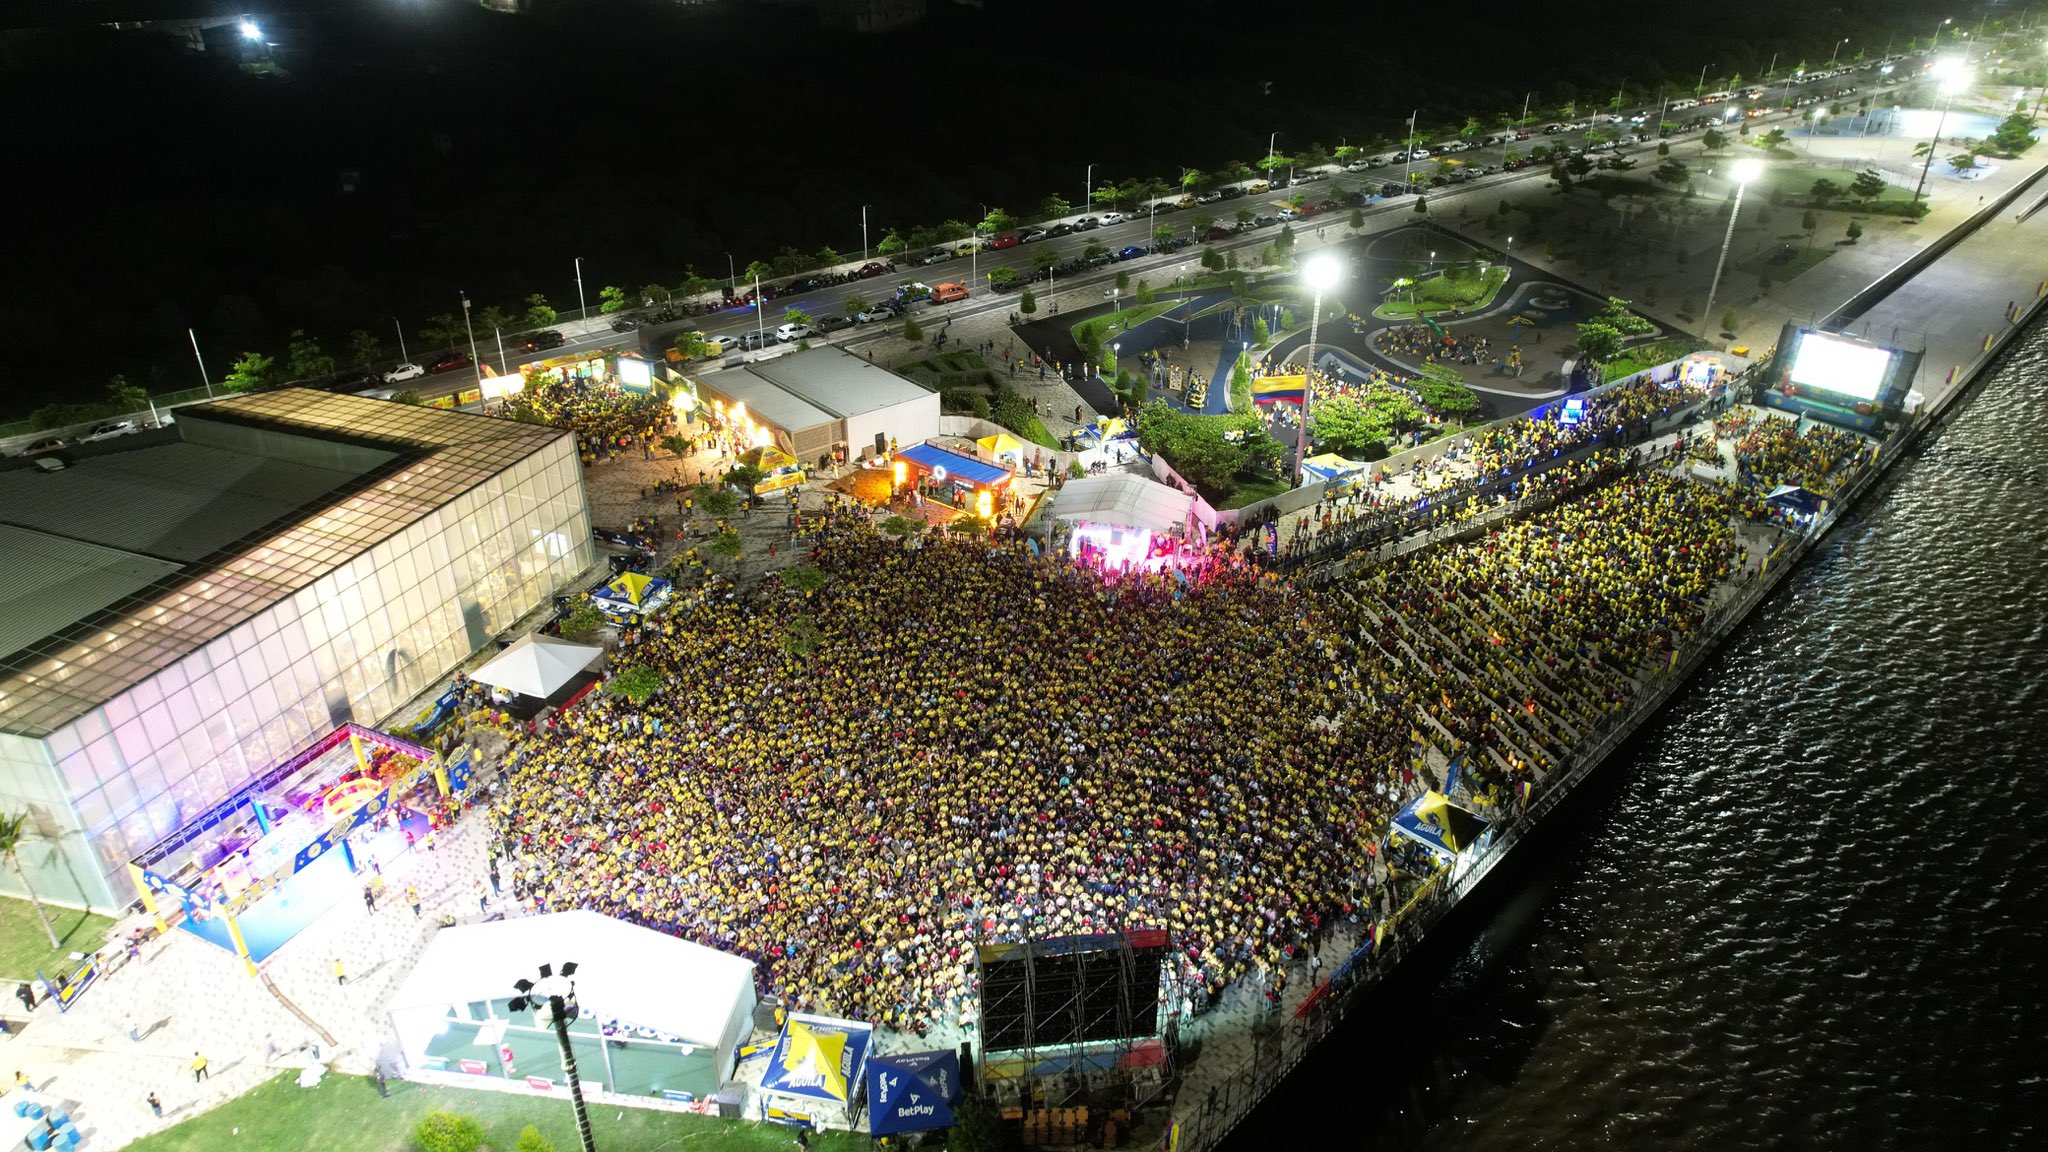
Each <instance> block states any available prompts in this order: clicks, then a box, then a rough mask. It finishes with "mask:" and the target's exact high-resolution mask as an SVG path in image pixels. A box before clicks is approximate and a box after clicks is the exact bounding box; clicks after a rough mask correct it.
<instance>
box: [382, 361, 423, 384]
mask: <svg viewBox="0 0 2048 1152" xmlns="http://www.w3.org/2000/svg"><path fill="white" fill-rule="evenodd" d="M426 374H427V370H426V369H425V368H422V367H420V366H419V365H417V364H400V365H399V366H398V367H396V368H393V369H392V370H391V371H389V372H386V373H385V374H384V382H385V383H386V384H397V383H399V382H400V381H403V380H417V379H419V378H420V377H422V376H425V375H426Z"/></svg>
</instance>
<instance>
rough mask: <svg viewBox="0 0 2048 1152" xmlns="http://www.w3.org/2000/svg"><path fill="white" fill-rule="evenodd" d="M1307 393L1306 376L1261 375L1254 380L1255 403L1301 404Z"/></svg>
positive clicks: (1253, 395) (1253, 394)
mask: <svg viewBox="0 0 2048 1152" xmlns="http://www.w3.org/2000/svg"><path fill="white" fill-rule="evenodd" d="M1307 394H1308V377H1306V376H1260V377H1257V378H1256V379H1254V380H1253V381H1252V403H1254V404H1299V403H1301V401H1302V397H1304V396H1306V395H1307Z"/></svg>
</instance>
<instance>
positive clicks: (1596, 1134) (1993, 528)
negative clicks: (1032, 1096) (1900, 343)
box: [1233, 326, 2048, 1150]
mask: <svg viewBox="0 0 2048 1152" xmlns="http://www.w3.org/2000/svg"><path fill="white" fill-rule="evenodd" d="M1604 784H1605V787H1604V788H1602V789H1601V791H1600V792H1599V793H1598V794H1594V795H1589V796H1587V797H1584V798H1582V799H1583V800H1585V801H1586V802H1585V803H1583V804H1581V805H1580V806H1579V810H1578V811H1577V812H1575V813H1574V812H1570V811H1568V812H1567V813H1566V819H1565V820H1563V821H1561V822H1560V826H1559V828H1558V829H1556V833H1555V834H1554V835H1551V836H1549V837H1548V842H1547V843H1546V842H1542V841H1539V842H1537V843H1535V844H1532V845H1531V847H1532V848H1533V849H1534V851H1532V852H1530V853H1528V858H1527V859H1520V860H1515V861H1512V862H1510V865H1509V868H1508V871H1509V872H1510V873H1512V874H1514V877H1515V878H1514V879H1513V880H1512V881H1511V882H1510V883H1508V884H1505V885H1501V886H1499V887H1500V889H1502V890H1500V891H1495V892H1492V893H1489V894H1487V895H1489V896H1490V897H1491V899H1490V900H1489V901H1488V903H1489V904H1490V907H1489V908H1487V909H1486V911H1485V915H1484V918H1483V919H1481V918H1478V917H1475V918H1474V920H1473V923H1476V924H1479V925H1480V927H1479V928H1478V929H1477V930H1476V931H1475V930H1474V929H1472V928H1469V927H1468V928H1467V929H1465V931H1464V936H1463V939H1462V940H1459V939H1457V938H1456V937H1455V936H1453V943H1452V946H1451V948H1447V949H1439V950H1438V951H1439V955H1438V956H1437V957H1435V962H1434V964H1433V965H1431V967H1432V968H1433V969H1434V970H1433V971H1429V972H1424V973H1417V974H1409V975H1407V976H1406V977H1405V978H1404V981H1403V982H1404V983H1405V984H1406V987H1405V988H1403V987H1399V986H1397V987H1395V988H1394V989H1391V990H1390V991H1391V993H1392V994H1390V995H1382V996H1380V997H1378V1000H1377V1002H1376V1003H1373V1004H1370V1005H1368V1007H1367V1010H1366V1012H1365V1013H1364V1018H1363V1022H1362V1023H1360V1024H1352V1025H1347V1028H1346V1029H1345V1030H1344V1031H1342V1032H1340V1033H1339V1034H1338V1035H1337V1036H1336V1037H1335V1038H1334V1039H1333V1041H1332V1042H1331V1043H1329V1044H1327V1045H1325V1047H1324V1048H1323V1049H1322V1050H1321V1051H1319V1052H1318V1053H1317V1054H1316V1057H1315V1058H1314V1059H1313V1060H1311V1061H1310V1062H1309V1063H1308V1064H1306V1065H1305V1066H1304V1067H1303V1068H1302V1069H1301V1070H1300V1071H1298V1072H1297V1073H1296V1075H1295V1076H1294V1077H1293V1078H1292V1079H1291V1080H1290V1081H1289V1082H1288V1083H1287V1084H1286V1085H1285V1086H1284V1087H1283V1088H1282V1090H1281V1091H1280V1092H1279V1093H1277V1094H1276V1095H1275V1097H1274V1098H1273V1099H1272V1100H1270V1101H1269V1102H1268V1104H1267V1106H1266V1107H1265V1108H1263V1109H1261V1110H1260V1111H1259V1112H1257V1113H1255V1114H1254V1115H1253V1116H1252V1117H1251V1118H1250V1119H1249V1120H1248V1121H1247V1122H1246V1124H1245V1126H1244V1127H1243V1128H1241V1129H1239V1130H1238V1132H1237V1133H1236V1135H1235V1138H1234V1140H1233V1144H1234V1146H1235V1147H1238V1148H1249V1147H1254V1146H1256V1145H1257V1144H1259V1143H1262V1142H1265V1141H1269V1140H1271V1139H1273V1138H1275V1137H1280V1138H1292V1139H1294V1140H1300V1141H1304V1142H1313V1143H1314V1144H1319V1145H1337V1146H1343V1147H1360V1146H1362V1147H1372V1148H1420V1149H1473V1148H1504V1149H1505V1148H1572V1149H1582V1148H1660V1149H1662V1148H1680V1149H1721V1148H1774V1149H1775V1148H1818V1149H1858V1150H1860V1149H1878V1148H1936V1147H1953V1148H1956V1149H1962V1148H1966V1147H1983V1148H2013V1147H2032V1148H2039V1147H2048V1142H2044V1135H2043V1132H2044V1129H2048V1088H2044V1083H2048V1037H2044V1029H2048V1015H2044V1011H2043V1001H2044V994H2043V982H2042V965H2043V962H2044V960H2048V948H2044V942H2043V936H2044V932H2043V927H2042V924H2043V919H2044V917H2048V844H2044V839H2048V832H2044V829H2048V819H2044V813H2043V809H2044V806H2048V328H2044V327H2040V326H2037V327H2036V328H2035V329H2034V330H2033V331H2032V332H2031V333H2029V334H2028V335H2027V337H2026V338H2025V339H2024V340H2022V341H2021V342H2020V344H2019V345H2017V346H2016V348H2015V350H2014V351H2013V352H2012V353H2011V354H2009V355H2008V356H2007V357H2006V359H2005V360H2004V362H2003V363H2002V364H2001V365H1999V366H1998V367H1997V368H1996V369H1995V370H1994V374H1993V379H1992V380H1991V381H1990V382H1989V383H1988V384H1987V386H1986V388H1985V390H1984V391H1983V392H1982V394H1980V395H1979V396H1978V397H1977V399H1976V400H1975V401H1974V402H1973V403H1972V404H1971V406H1970V407H1969V408H1968V409H1967V410H1966V411H1965V412H1964V413H1963V414H1962V416H1961V417H1960V418H1959V419H1958V420H1957V422H1956V423H1955V424H1954V425H1953V426H1952V427H1950V428H1949V429H1948V430H1947V431H1946V432H1945V433H1943V434H1942V435H1941V436H1940V437H1939V438H1938V439H1936V440H1935V441H1933V442H1932V443H1930V444H1926V445H1923V447H1922V450H1921V453H1920V455H1919V456H1918V457H1917V458H1915V459H1912V460H1909V461H1907V462H1905V464H1904V465H1903V466H1902V468H1901V470H1900V471H1899V472H1897V473H1896V474H1895V476H1894V478H1893V484H1892V486H1891V488H1890V490H1889V491H1887V492H1885V493H1883V494H1882V495H1881V496H1879V497H1877V498H1876V499H1874V500H1873V501H1868V502H1866V503H1865V504H1864V506H1863V507H1862V509H1861V511H1860V512H1859V514H1858V515H1857V516H1856V517H1855V519H1854V520H1852V521H1851V522H1850V523H1847V524H1845V525H1843V526H1841V527H1840V528H1838V529H1837V530H1836V532H1835V534H1834V535H1833V536H1832V537H1831V538H1830V539H1829V541H1828V544H1827V546H1826V548H1825V549H1824V550H1823V551H1822V552H1821V553H1820V554H1819V555H1817V556H1815V557H1813V558H1812V559H1811V560H1810V561H1809V562H1808V564H1807V565H1806V566H1805V567H1804V568H1803V569H1802V570H1801V571H1800V572H1799V573H1797V574H1796V576H1795V577H1794V578H1793V579H1792V580H1791V581H1790V582H1789V584H1788V585H1787V586H1786V587H1785V588H1784V589H1781V590H1780V592H1779V593H1778V595H1777V596H1776V597H1774V598H1773V599H1772V600H1771V601H1770V602H1769V603H1767V604H1766V605H1765V606H1764V607H1763V608H1762V609H1760V610H1759V611H1758V613H1757V614H1756V615H1755V616H1754V617H1753V618H1752V619H1751V621H1750V623H1749V625H1748V626H1747V627H1746V628H1745V629H1744V630H1743V631H1742V632H1741V633H1740V634H1739V635H1738V636H1737V637H1736V639H1735V640H1734V642H1732V643H1731V644H1730V645H1729V647H1728V648H1726V649H1725V650H1724V651H1723V652H1722V653H1721V655H1720V656H1719V657H1718V658H1717V659H1716V660H1714V661H1712V662H1710V663H1709V664H1708V665H1707V666H1706V667H1705V668H1703V669H1702V671H1701V673H1700V675H1699V676H1698V677H1697V678H1696V679H1695V681H1694V683H1693V684H1692V685H1691V687H1690V688H1689V690H1688V691H1687V693H1686V694H1685V696H1684V697H1683V698H1682V700H1681V701H1680V702H1678V703H1677V704H1675V705H1674V706H1673V707H1672V708H1670V709H1668V710H1667V711H1666V712H1665V713H1664V715H1663V716H1662V717H1661V718H1660V719H1659V720H1658V721H1657V722H1656V723H1654V724H1653V725H1651V726H1650V727H1649V728H1648V729H1647V730H1646V731H1645V733H1644V734H1643V736H1642V737H1641V738H1640V739H1639V740H1638V742H1637V743H1636V745H1635V746H1634V747H1633V748H1631V749H1628V750H1625V751H1624V752H1623V754H1622V756H1621V757H1620V759H1619V760H1617V761H1616V762H1614V763H1611V764H1610V765H1609V768H1608V771H1607V772H1606V774H1605V780H1604ZM1598 786H1599V784H1597V783H1596V787H1598Z"/></svg>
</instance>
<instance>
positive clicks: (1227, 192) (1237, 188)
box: [1223, 184, 1244, 200]
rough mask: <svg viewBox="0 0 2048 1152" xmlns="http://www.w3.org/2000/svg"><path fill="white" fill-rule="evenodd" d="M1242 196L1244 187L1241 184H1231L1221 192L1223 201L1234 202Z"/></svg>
mask: <svg viewBox="0 0 2048 1152" xmlns="http://www.w3.org/2000/svg"><path fill="white" fill-rule="evenodd" d="M1243 195H1244V185H1242V184H1232V185H1231V186H1230V187H1228V188H1225V189H1224V190H1223V198H1224V199H1225V200H1236V199H1238V198H1239V197H1241V196H1243Z"/></svg>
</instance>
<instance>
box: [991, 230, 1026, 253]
mask: <svg viewBox="0 0 2048 1152" xmlns="http://www.w3.org/2000/svg"><path fill="white" fill-rule="evenodd" d="M1023 242H1024V238H1023V237H1021V236H1019V235H1017V234H1016V233H1015V232H1005V233H1003V234H1002V235H1000V236H998V237H996V238H995V239H993V240H991V241H989V242H988V246H989V247H990V248H991V249H1003V248H1015V247H1016V246H1017V245H1019V244H1022V243H1023Z"/></svg>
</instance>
